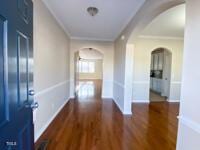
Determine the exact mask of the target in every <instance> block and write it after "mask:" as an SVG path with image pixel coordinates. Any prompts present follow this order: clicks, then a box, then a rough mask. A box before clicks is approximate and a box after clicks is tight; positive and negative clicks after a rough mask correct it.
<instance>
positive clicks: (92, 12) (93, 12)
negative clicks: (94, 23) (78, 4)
mask: <svg viewBox="0 0 200 150" xmlns="http://www.w3.org/2000/svg"><path fill="white" fill-rule="evenodd" d="M87 12H88V13H89V14H90V15H91V16H95V15H96V14H97V13H98V12H99V9H98V8H96V7H88V8H87Z"/></svg>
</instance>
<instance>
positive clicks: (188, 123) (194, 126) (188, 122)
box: [178, 116, 200, 134]
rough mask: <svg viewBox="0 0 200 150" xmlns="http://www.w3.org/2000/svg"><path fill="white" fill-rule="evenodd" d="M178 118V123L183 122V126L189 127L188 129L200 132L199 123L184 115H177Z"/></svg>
mask: <svg viewBox="0 0 200 150" xmlns="http://www.w3.org/2000/svg"><path fill="white" fill-rule="evenodd" d="M178 119H179V122H180V123H182V124H184V125H185V126H187V127H189V128H190V129H192V130H194V131H196V132H197V133H199V134H200V123H198V122H195V121H193V120H191V119H189V118H187V117H184V116H178Z"/></svg>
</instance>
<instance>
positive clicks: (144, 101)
mask: <svg viewBox="0 0 200 150" xmlns="http://www.w3.org/2000/svg"><path fill="white" fill-rule="evenodd" d="M132 103H150V101H149V100H132Z"/></svg>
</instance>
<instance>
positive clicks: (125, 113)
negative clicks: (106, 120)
mask: <svg viewBox="0 0 200 150" xmlns="http://www.w3.org/2000/svg"><path fill="white" fill-rule="evenodd" d="M112 100H113V101H114V103H115V104H116V105H117V107H118V108H119V110H120V111H121V113H122V114H123V115H132V112H130V111H126V110H123V109H122V108H121V106H120V105H119V104H118V102H117V101H115V99H114V98H112Z"/></svg>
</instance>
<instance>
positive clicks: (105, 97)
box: [101, 96, 113, 100]
mask: <svg viewBox="0 0 200 150" xmlns="http://www.w3.org/2000/svg"><path fill="white" fill-rule="evenodd" d="M101 98H103V99H112V100H113V97H112V96H101Z"/></svg>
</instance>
